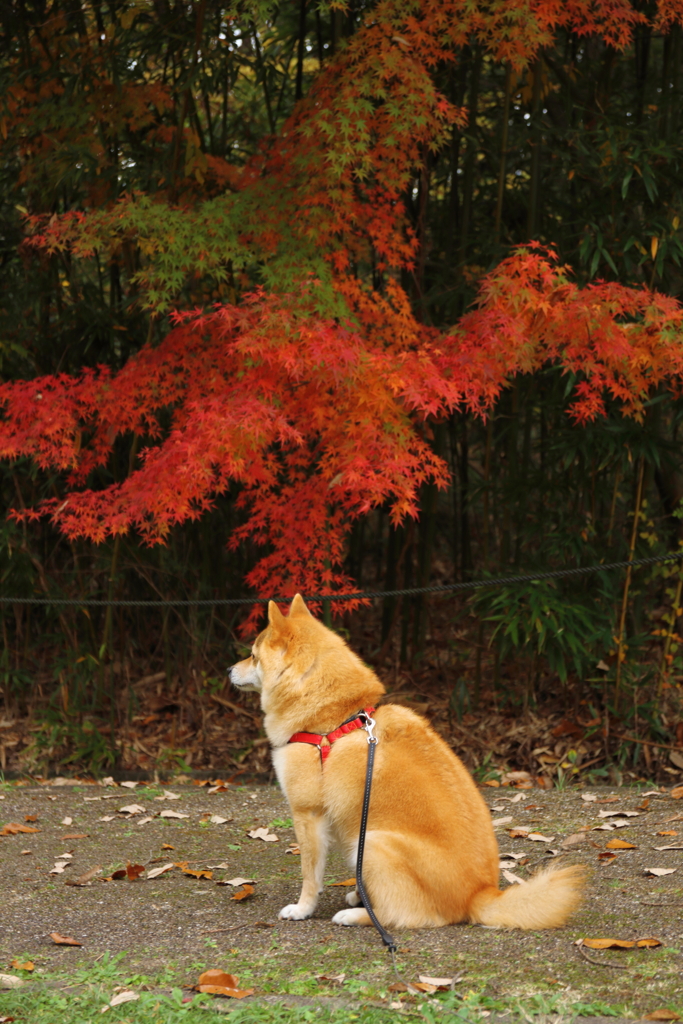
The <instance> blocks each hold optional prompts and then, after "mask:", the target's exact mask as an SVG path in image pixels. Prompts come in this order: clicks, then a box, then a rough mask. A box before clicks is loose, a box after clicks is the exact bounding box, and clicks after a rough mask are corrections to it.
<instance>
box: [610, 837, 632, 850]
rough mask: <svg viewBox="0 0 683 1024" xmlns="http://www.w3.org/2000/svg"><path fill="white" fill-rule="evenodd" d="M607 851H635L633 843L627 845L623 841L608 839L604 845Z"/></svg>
mask: <svg viewBox="0 0 683 1024" xmlns="http://www.w3.org/2000/svg"><path fill="white" fill-rule="evenodd" d="M606 849H608V850H637V849H638V847H637V846H635V845H634V844H633V843H627V842H626V840H625V839H610V841H609V842H608V843H607V845H606Z"/></svg>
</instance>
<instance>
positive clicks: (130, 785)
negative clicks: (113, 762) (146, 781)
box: [110, 779, 139, 789]
mask: <svg viewBox="0 0 683 1024" xmlns="http://www.w3.org/2000/svg"><path fill="white" fill-rule="evenodd" d="M113 781H114V780H113V779H112V780H111V783H110V785H111V784H112V783H113ZM120 785H121V786H123V787H124V788H125V789H135V787H136V786H137V785H139V783H137V782H122V783H120Z"/></svg>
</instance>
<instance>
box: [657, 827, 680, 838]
mask: <svg viewBox="0 0 683 1024" xmlns="http://www.w3.org/2000/svg"><path fill="white" fill-rule="evenodd" d="M657 835H658V836H677V835H678V832H676V830H675V829H673V828H669V829H666V831H664V832H658V833H657Z"/></svg>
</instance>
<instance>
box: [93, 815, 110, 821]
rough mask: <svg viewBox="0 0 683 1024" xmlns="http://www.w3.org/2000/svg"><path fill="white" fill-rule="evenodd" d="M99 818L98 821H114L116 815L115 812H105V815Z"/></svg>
mask: <svg viewBox="0 0 683 1024" xmlns="http://www.w3.org/2000/svg"><path fill="white" fill-rule="evenodd" d="M97 820H98V821H113V820H114V815H113V814H105V815H103V817H101V818H98V819H97Z"/></svg>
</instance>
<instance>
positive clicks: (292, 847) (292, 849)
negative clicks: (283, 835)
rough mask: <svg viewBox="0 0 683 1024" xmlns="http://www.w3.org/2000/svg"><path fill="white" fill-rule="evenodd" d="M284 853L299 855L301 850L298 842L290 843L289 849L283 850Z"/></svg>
mask: <svg viewBox="0 0 683 1024" xmlns="http://www.w3.org/2000/svg"><path fill="white" fill-rule="evenodd" d="M285 853H293V854H294V856H295V857H300V856H301V850H300V849H299V844H298V843H291V844H290V846H289V849H287V850H285Z"/></svg>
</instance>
